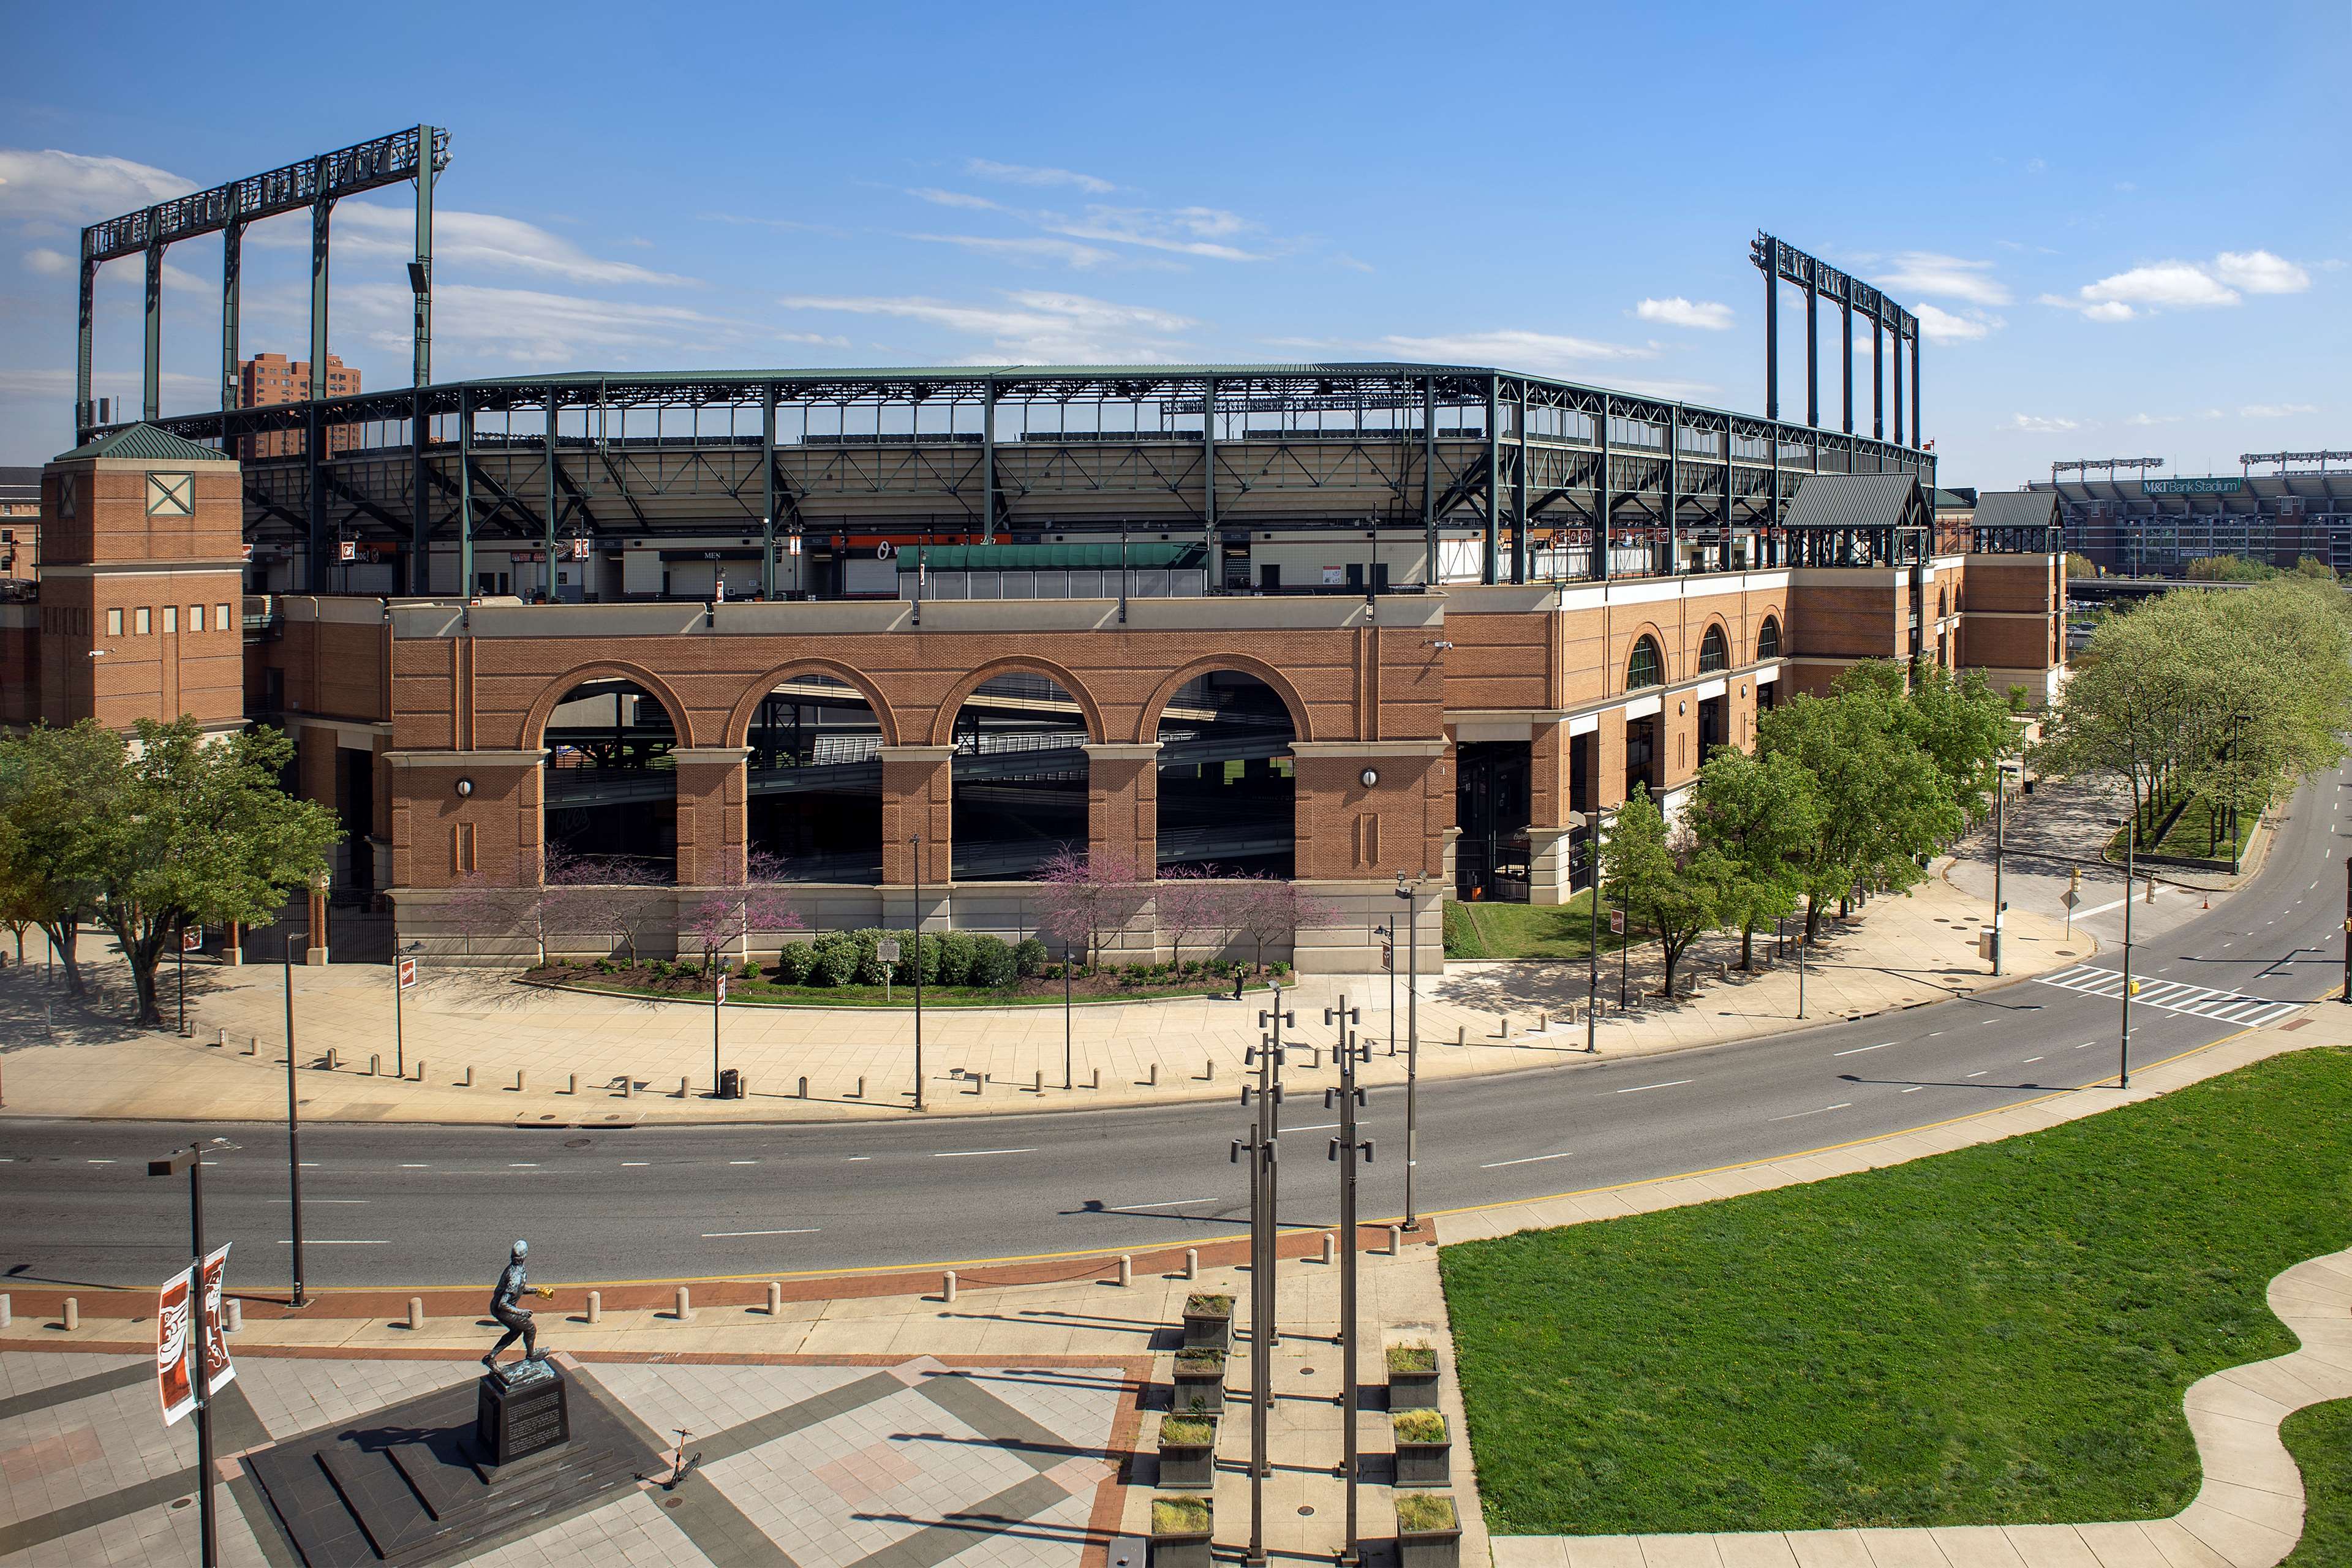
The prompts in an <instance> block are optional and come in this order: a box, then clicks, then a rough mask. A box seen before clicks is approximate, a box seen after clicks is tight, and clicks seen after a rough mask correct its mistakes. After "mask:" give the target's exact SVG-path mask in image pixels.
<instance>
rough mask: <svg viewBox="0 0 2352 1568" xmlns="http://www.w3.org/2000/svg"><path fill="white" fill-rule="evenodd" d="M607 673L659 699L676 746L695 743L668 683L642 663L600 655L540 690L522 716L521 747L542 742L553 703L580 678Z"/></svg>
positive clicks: (683, 707)
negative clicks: (675, 736) (598, 657)
mask: <svg viewBox="0 0 2352 1568" xmlns="http://www.w3.org/2000/svg"><path fill="white" fill-rule="evenodd" d="M606 676H614V677H618V678H619V679H623V680H633V681H635V682H636V684H637V685H638V686H640V687H642V688H643V689H645V690H646V692H647V693H648V694H649V695H651V696H652V698H653V699H654V700H655V701H656V702H659V703H660V704H661V705H662V710H663V711H664V712H666V713H667V714H668V715H669V721H670V727H671V728H672V729H674V730H676V731H677V743H678V744H679V745H681V746H692V745H695V744H698V742H697V741H696V740H695V739H694V738H693V736H692V733H691V731H690V728H689V726H690V723H691V720H690V717H689V715H688V712H687V710H686V703H685V701H684V700H682V699H680V698H679V696H678V694H677V692H676V691H675V690H673V689H671V687H670V684H669V682H667V681H666V680H664V679H662V678H661V677H660V676H658V675H656V674H655V673H654V672H653V671H652V670H650V669H647V668H645V667H644V666H643V665H639V664H630V663H628V662H626V661H625V660H622V659H613V658H600V659H595V660H593V661H591V662H590V663H587V664H583V665H575V666H574V667H572V668H571V669H568V670H566V671H564V672H563V673H562V675H559V676H557V677H556V678H555V679H553V680H551V681H550V682H549V683H548V685H547V686H546V688H545V689H542V690H541V692H540V694H539V698H538V700H536V701H534V702H532V703H531V705H530V712H529V713H528V714H526V715H524V717H523V721H522V744H523V749H524V750H526V751H528V750H530V749H532V748H534V747H536V746H539V745H541V743H543V742H544V741H545V738H546V735H547V723H548V721H549V720H550V719H551V718H552V717H554V714H555V708H556V704H558V703H560V702H562V700H564V699H565V698H566V697H569V696H571V695H572V689H573V688H574V687H576V686H578V685H579V684H580V683H581V682H582V681H583V680H594V679H599V678H602V677H606Z"/></svg>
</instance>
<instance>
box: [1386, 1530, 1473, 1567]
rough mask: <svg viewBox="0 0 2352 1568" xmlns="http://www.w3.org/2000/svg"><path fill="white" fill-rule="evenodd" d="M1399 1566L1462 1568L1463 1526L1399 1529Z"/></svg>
mask: <svg viewBox="0 0 2352 1568" xmlns="http://www.w3.org/2000/svg"><path fill="white" fill-rule="evenodd" d="M1397 1568H1462V1527H1461V1526H1460V1525H1458V1524H1457V1525H1455V1526H1454V1527H1453V1528H1452V1529H1450V1530H1423V1531H1410V1532H1408V1531H1398V1532H1397Z"/></svg>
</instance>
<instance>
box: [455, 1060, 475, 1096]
mask: <svg viewBox="0 0 2352 1568" xmlns="http://www.w3.org/2000/svg"><path fill="white" fill-rule="evenodd" d="M457 1087H458V1088H459V1089H471V1088H473V1087H474V1064H473V1063H471V1062H467V1064H466V1076H465V1077H464V1078H462V1079H458V1080H457Z"/></svg>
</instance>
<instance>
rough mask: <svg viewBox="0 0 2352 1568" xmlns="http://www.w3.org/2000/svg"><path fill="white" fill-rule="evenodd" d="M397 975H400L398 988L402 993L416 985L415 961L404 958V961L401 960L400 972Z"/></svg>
mask: <svg viewBox="0 0 2352 1568" xmlns="http://www.w3.org/2000/svg"><path fill="white" fill-rule="evenodd" d="M399 973H400V988H401V989H402V990H403V991H405V990H407V989H409V987H411V986H413V985H415V984H416V960H415V959H413V958H404V959H402V960H401V961H400V971H399Z"/></svg>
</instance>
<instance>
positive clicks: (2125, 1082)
mask: <svg viewBox="0 0 2352 1568" xmlns="http://www.w3.org/2000/svg"><path fill="white" fill-rule="evenodd" d="M2138 846H2139V817H2138V814H2137V812H2135V813H2134V814H2133V815H2132V816H2128V817H2126V818H2125V820H2124V1032H2123V1037H2122V1038H2121V1039H2119V1040H2117V1041H2116V1088H2118V1089H2129V1088H2130V1087H2131V999H2132V977H2131V958H2132V954H2131V949H2132V941H2131V926H2132V921H2131V915H2132V910H2131V907H2132V886H2133V880H2134V879H2135V878H2136V877H2137V874H2138V868H2137V867H2136V866H2135V865H2134V864H2133V859H2134V851H2135V850H2136V849H2137V847H2138Z"/></svg>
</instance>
